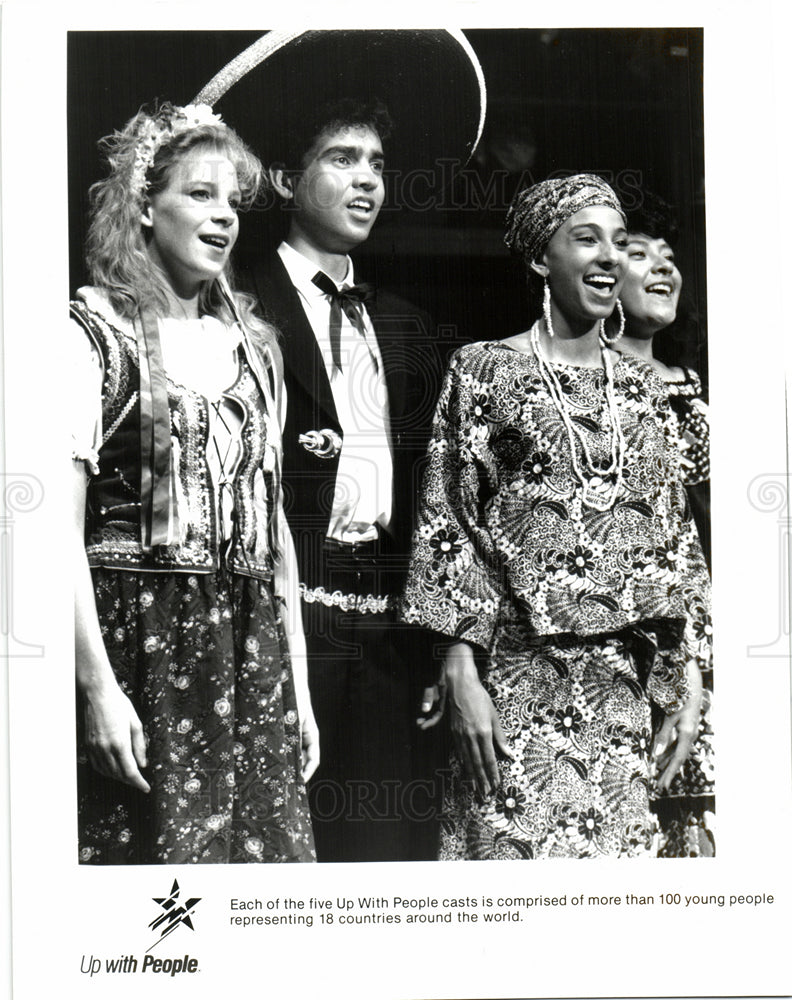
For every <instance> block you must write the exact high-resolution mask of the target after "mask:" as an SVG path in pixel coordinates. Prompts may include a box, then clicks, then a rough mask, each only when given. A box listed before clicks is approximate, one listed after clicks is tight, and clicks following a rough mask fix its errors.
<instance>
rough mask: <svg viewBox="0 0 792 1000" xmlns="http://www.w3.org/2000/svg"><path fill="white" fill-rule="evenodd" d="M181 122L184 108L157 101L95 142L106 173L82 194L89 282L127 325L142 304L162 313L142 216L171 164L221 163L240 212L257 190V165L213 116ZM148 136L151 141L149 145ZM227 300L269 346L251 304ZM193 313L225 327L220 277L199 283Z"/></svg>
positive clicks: (228, 318) (158, 277) (161, 290)
mask: <svg viewBox="0 0 792 1000" xmlns="http://www.w3.org/2000/svg"><path fill="white" fill-rule="evenodd" d="M207 110H208V109H207ZM184 122H185V116H184V109H182V108H180V107H177V106H175V105H173V104H171V103H169V102H163V103H162V104H159V105H157V106H156V107H154V109H153V110H148V109H147V108H145V107H144V108H141V109H140V111H138V113H137V114H136V115H135V116H134V118H132V119H130V121H128V122H127V124H126V125H125V126H124V128H123V129H122V130H121V131H119V132H114V133H113V134H112V135H108V136H105V137H104V138H103V139H100V140H99V148H100V150H101V152H102V153H103V155H104V157H105V159H106V160H107V163H108V166H109V168H110V172H109V174H108V176H107V177H105V178H104V179H103V180H100V181H97V182H96V183H95V184H93V185H92V186H91V188H90V191H89V196H90V204H91V218H90V224H89V227H88V236H87V241H86V262H87V264H88V270H89V273H90V276H91V281H92V283H93V284H94V285H97V286H98V287H99V288H101V289H103V290H104V292H105V293H106V294H107V296H108V298H109V300H110V302H111V304H112V306H113V308H114V309H115V310H116V312H118V313H119V314H120V315H121V316H124V317H126V318H127V319H133V318H134V317H135V315H136V314H137V313H138V311H139V309H140V307H141V305H142V304H143V303H146V304H150V305H152V306H153V308H154V310H155V311H156V312H157V314H158V315H165V314H167V312H168V302H169V298H168V289H169V285H168V281H167V278H166V277H165V275H164V274H163V272H162V270H161V269H160V268H159V267H158V266H157V265H156V264H155V263H154V262H153V261H152V260H151V258H150V257H149V253H148V247H147V232H146V231H144V227H143V226H142V224H141V214H142V212H143V210H144V208H145V206H146V204H147V201H148V199H149V198H150V197H151V196H152V195H155V194H157V193H158V192H160V191H162V190H164V188H166V187H167V185H168V182H169V180H170V174H171V171H172V170H173V168H174V166H175V165H176V164H177V163H179V162H180V161H181V160H183V159H184V157H185V156H187V154H188V153H190V152H192V151H194V150H196V149H201V150H210V151H211V152H213V153H216V154H217V155H218V156H225V157H227V159H228V160H230V162H231V163H232V164H233V166H234V169H235V170H236V174H237V181H238V184H239V190H240V196H241V201H240V209H241V210H243V211H244V210H246V209H249V208H250V207H251V206H252V205H253V204H254V202H255V200H256V196H257V194H258V191H259V187H260V185H261V179H262V174H263V171H262V166H261V163H260V161H259V160H258V158H257V157H256V156H255V155H254V154H253V153H252V152H251V150H250V149H248V147H247V146H246V145H245V143H244V142H243V141H242V139H240V137H239V136H238V135H237V134H236V132H235V131H234V130H233V129H232V128H231V127H230V126H228V125H226V124H225V123H224V122H222V121H220V119H219V118H215V117H214V116H212V115H208V116H207V118H206V121H204V122H202V123H200V124H196V125H194V126H189V125H188V126H186V127H185V124H184ZM152 135H154V136H155V137H156V141H155V142H154V144H153V146H152V145H151V137H152ZM146 143H149V144H150V146H149V148H154V150H155V151H154V153H153V156H151V157H150V162H149V159H147V158H146V157H145V155H144V156H143V157H141V149H143V148H144V144H146ZM141 162H142V163H143V167H142V168H141ZM230 272H231V268H230V264H228V265H226V268H225V271H224V276H225V278H226V281H227V283H228V285H229V286H231V285H232V281H231V273H230ZM233 298H234V302H235V304H236V308H237V311H238V313H239V316H240V318H241V320H242V322H244V323H245V324H246V325H247V327H248V329H249V330H251V332H253V333H254V334H256V335H257V336H258V337H259V338H261V339H263V340H265V341H267V342H270V343H272V342H274V340H275V337H276V333H275V330H274V328H273V327H271V326H269V325H268V324H266V323H265V322H264V321H263V320H262V319H260V318H259V317H258V316H257V315H256V314H255V313H254V311H253V310H254V299H253V298H252V297H251V296H248V295H244V294H243V293H240V292H234V293H233ZM198 308H199V311H200V313H201V314H202V315H206V314H208V315H212V316H216V317H217V318H218V319H220V320H222V321H223V322H225V323H233V322H234V320H235V317H234V316H233V315H232V311H231V309H230V308H229V305H228V302H227V301H226V298H225V296H224V295H223V294H222V292H221V290H220V285H219V279H213V280H211V281H207V282H205V283H204V285H203V286H202V288H201V291H200V296H199V300H198Z"/></svg>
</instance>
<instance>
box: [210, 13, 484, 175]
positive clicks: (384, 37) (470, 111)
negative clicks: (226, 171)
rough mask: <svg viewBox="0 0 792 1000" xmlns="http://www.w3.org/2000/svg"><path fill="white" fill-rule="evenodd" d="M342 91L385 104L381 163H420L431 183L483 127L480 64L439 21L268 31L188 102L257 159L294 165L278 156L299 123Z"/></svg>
mask: <svg viewBox="0 0 792 1000" xmlns="http://www.w3.org/2000/svg"><path fill="white" fill-rule="evenodd" d="M348 98H353V99H357V100H360V101H363V102H371V101H374V100H377V99H379V100H381V101H382V102H383V103H384V104H385V106H386V107H387V109H388V111H389V113H390V116H391V118H392V119H393V129H392V133H391V136H390V139H389V140H388V141H386V144H385V154H386V163H387V166H388V170H389V171H390V170H393V169H396V170H400V171H413V170H429V171H433V172H434V176H435V178H436V180H437V181H438V182H439V183H442V182H444V181H447V179H448V177H449V176H450V174H451V173H452V172H453V165H454V164H456V165H457V166H459V165H462V164H464V163H466V162H467V160H468V159H469V157H470V156H471V154H472V153H473V151H474V149H475V148H476V144H477V143H478V140H479V138H480V136H481V130H482V128H483V125H484V115H485V111H486V89H485V85H484V77H483V74H482V71H481V66H480V65H479V61H478V59H477V58H476V54H475V53H474V52H473V50H472V48H471V47H470V44H469V43H468V41H467V39H466V38H465V36H464V35H463V34H462V32H461V31H457V30H449V29H431V30H420V29H382V30H380V29H376V30H359V29H358V30H347V29H337V30H336V29H330V30H326V31H270V32H268V33H267V34H265V35H263V36H262V37H261V38H259V39H258V40H257V41H256V42H254V43H253V45H251V46H250V47H249V48H247V49H245V50H244V51H243V52H241V53H240V54H239V55H238V56H237V57H236V58H235V59H233V60H232V61H231V62H230V63H228V65H227V66H225V67H224V68H223V69H221V70H220V71H219V72H218V73H217V74H216V75H215V76H214V77H213V78H212V79H211V80H210V81H209V83H207V84H206V86H205V87H204V88H203V89H202V90H201V91H200V93H199V94H197V95H196V97H195V99H194V101H195V103H203V104H209V105H211V106H212V107H214V108H215V110H216V111H217V112H219V113H220V114H221V115H222V116H223V118H224V119H225V120H226V121H227V122H228V124H229V125H231V126H232V127H233V128H235V129H236V130H237V131H238V132H239V133H240V134H241V135H243V136H244V137H245V139H246V140H247V141H248V142H249V143H250V145H251V146H252V147H253V149H254V150H255V152H256V153H257V154H258V155H259V156H260V157H261V159H262V160H263V162H264V163H265V165H269V164H272V163H286V164H287V166H297V165H298V164H294V163H289V162H288V160H289V157H290V156H291V155H293V146H294V141H295V136H296V135H298V134H300V133H301V130H302V123H304V122H305V121H306V120H310V119H311V118H312V117H313V116H314V115H315V113H316V111H317V109H319V108H321V107H323V106H325V105H328V104H330V103H333V102H336V101H339V100H343V99H348ZM309 138H310V137H309ZM302 152H305V149H304V148H303V149H301V150H300V153H302Z"/></svg>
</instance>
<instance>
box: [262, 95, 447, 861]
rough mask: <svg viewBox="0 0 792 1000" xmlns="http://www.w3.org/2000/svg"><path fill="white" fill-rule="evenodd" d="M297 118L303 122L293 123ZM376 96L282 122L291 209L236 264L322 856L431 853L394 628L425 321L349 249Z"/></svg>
mask: <svg viewBox="0 0 792 1000" xmlns="http://www.w3.org/2000/svg"><path fill="white" fill-rule="evenodd" d="M300 128H302V132H300ZM389 131H390V119H389V115H388V112H387V110H386V109H385V108H384V106H383V105H381V104H380V103H379V102H376V101H373V102H362V101H357V100H350V99H341V100H338V101H336V102H335V103H333V104H332V105H328V106H326V107H324V108H320V109H319V110H318V111H317V112H316V113H315V114H314V115H313V117H312V118H311V119H309V120H306V121H303V122H301V123H299V126H298V125H295V129H294V130H293V131H292V132H291V133H290V135H289V136H288V138H286V139H284V150H283V151H284V157H283V159H282V160H281V161H279V162H278V163H277V164H276V165H273V166H271V167H270V182H271V185H272V187H273V189H274V190H275V191H276V192H277V194H278V196H279V197H280V198H281V199H282V201H283V203H284V208H285V209H286V210H287V213H288V218H289V229H288V235H287V236H286V239H285V240H284V241H283V242H282V243H281V244H280V246H278V248H277V251H276V252H274V253H272V254H271V255H269V256H268V257H266V258H264V259H258V260H256V261H255V262H254V263H253V265H252V267H251V269H250V278H251V285H252V290H253V291H254V292H255V294H256V296H257V298H258V300H259V303H260V306H261V309H262V312H263V314H264V315H265V316H266V317H267V319H269V320H270V321H271V322H272V323H273V324H274V325H276V326H277V327H278V328H279V330H280V331H281V334H282V338H281V342H280V343H281V348H282V351H283V358H284V369H285V384H286V398H287V409H286V422H285V428H284V434H283V490H284V503H285V508H286V515H287V518H288V521H289V526H290V528H291V530H292V533H293V535H294V539H295V545H296V550H297V559H298V564H299V572H300V590H301V597H302V601H303V618H304V623H305V631H306V639H307V645H308V671H309V685H310V689H311V698H312V702H313V706H314V711H315V714H316V719H317V723H318V725H319V731H320V747H321V764H320V767H319V770H318V771H317V773H316V775H315V777H314V779H313V780H312V782H311V784H310V786H309V796H310V802H311V810H312V818H313V824H314V832H315V837H316V847H317V857H318V859H319V860H320V861H391V860H417V859H421V858H429V857H432V856H433V850H434V844H433V834H434V831H435V829H436V824H435V823H434V822H433V817H434V816H435V813H436V805H437V798H438V796H439V794H440V789H439V788H438V787H437V781H436V780H435V779H434V778H432V779H430V774H431V773H432V769H431V768H430V766H429V764H428V763H427V760H428V756H427V753H426V746H424V745H423V741H428V740H430V739H433V738H434V734H432V735H431V736H430V735H429V734H428V733H421V732H420V731H419V729H418V727H417V726H416V715H417V713H418V710H419V708H420V707H421V706H422V704H423V707H424V708H427V707H428V703H427V697H426V694H423V695H422V692H423V690H424V686H425V685H426V684H427V683H428V682H429V681H430V679H431V673H430V671H431V670H432V664H431V649H430V643H429V641H428V638H427V637H425V636H419V635H417V634H415V633H414V632H413V631H412V630H411V629H409V628H408V627H405V626H403V625H398V624H397V623H396V621H395V615H394V611H395V599H396V597H397V595H398V593H399V591H400V589H401V582H402V580H403V577H404V573H405V570H406V566H407V558H408V554H409V546H410V537H411V533H412V524H413V511H414V508H415V504H416V498H417V493H418V490H419V486H420V474H421V467H422V459H423V455H424V452H425V447H426V442H427V439H428V433H429V427H430V423H431V414H432V410H433V405H434V401H435V396H436V393H437V368H438V365H437V362H436V361H435V352H436V350H437V349H436V345H434V344H433V338H432V330H431V327H430V323H429V320H428V317H427V316H426V315H425V314H424V313H423V312H421V311H420V310H419V309H417V308H415V307H414V306H412V305H410V304H409V303H408V302H406V301H404V300H402V299H400V298H398V297H396V296H394V295H390V294H388V293H386V292H384V291H382V290H379V289H378V290H376V291H374V290H373V289H372V288H370V287H369V286H366V285H361V284H357V283H356V280H357V276H356V274H355V271H354V266H353V263H352V260H351V259H350V257H349V253H350V251H353V250H354V249H355V248H356V247H358V246H360V245H361V244H362V243H363V242H364V241H365V240H366V239H367V238H368V236H369V233H370V232H371V229H372V226H373V225H374V223H375V221H376V219H377V215H378V213H379V211H380V209H381V207H382V205H383V201H384V198H385V187H384V182H383V173H384V169H385V147H386V145H387V140H388V135H389Z"/></svg>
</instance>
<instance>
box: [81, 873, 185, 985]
mask: <svg viewBox="0 0 792 1000" xmlns="http://www.w3.org/2000/svg"><path fill="white" fill-rule="evenodd" d="M152 901H153V902H154V903H156V904H157V906H158V907H159V911H158V912H157V914H156V915H155V916H154V918H153V919H152V920H151V921H150V923H149V925H148V927H149V931H150V932H151V936H152V937H153V941H152V943H151V944H150V945H149V947H148V948H147V949H146V951H145V952H144V953H143V954H142V955H132V954H129V955H117V956H113V957H112V958H101V957H99V956H98V955H93V954H92V955H90V956H89V955H83V956H82V959H81V961H80V972H82V973H83V974H84V975H86V976H90V977H91V978H93V976H96V975H100V974H104V975H130V974H135V973H137V974H141V973H152V974H154V975H157V974H159V975H168V976H179V975H185V974H188V975H189V974H191V973H196V972H200V969H199V968H198V959H197V958H191V957H190V955H189V954H184V955H180V956H179V957H170V956H169V957H167V958H166V957H164V956H162V955H161V954H159V953H158V954H156V955H155V954H154V950H155V949H156V948H157V947H158V946H159V945H160V944H161V943H162V942H163V941H165V939H166V938H170V937H171V935H173V934H181V935H183V933H184V929H185V928H186V929H187V930H189V931H194V930H195V924H194V923H193V915H194V913H195V908H196V906H197V905H198V904H199V903H200V902H201V897H200V896H192V897H189V898H186V899H183V898H182V893H181V889H180V888H179V883H178V881H177V880H176V879H174V880H173V885H172V886H171V891H170V894H169V895H168V896H154V897H152Z"/></svg>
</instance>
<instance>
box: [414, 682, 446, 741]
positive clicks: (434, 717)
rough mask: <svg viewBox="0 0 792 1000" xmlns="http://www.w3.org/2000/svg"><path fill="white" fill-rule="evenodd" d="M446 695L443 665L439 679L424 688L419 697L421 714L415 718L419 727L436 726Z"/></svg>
mask: <svg viewBox="0 0 792 1000" xmlns="http://www.w3.org/2000/svg"><path fill="white" fill-rule="evenodd" d="M447 695H448V685H447V684H446V679H445V667H444V668H443V669H442V670H441V672H440V679H439V680H438V682H437V684H433V685H432V686H431V687H427V688H424V692H423V695H422V697H421V713H422V715H421V717H420V718H419V719H416V720H415V721H416V724H417V726H418V728H419V729H431V728H432V726H436V725H437V723H438V722H439V721H440V720H441V719H442V718H443V715H444V714H445V706H446V697H447ZM430 713H431V714H430Z"/></svg>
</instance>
